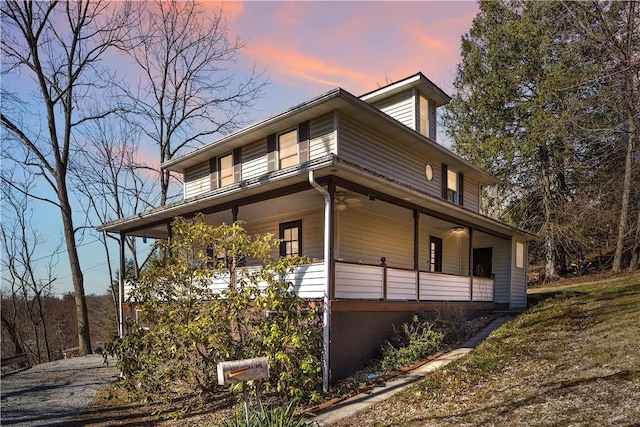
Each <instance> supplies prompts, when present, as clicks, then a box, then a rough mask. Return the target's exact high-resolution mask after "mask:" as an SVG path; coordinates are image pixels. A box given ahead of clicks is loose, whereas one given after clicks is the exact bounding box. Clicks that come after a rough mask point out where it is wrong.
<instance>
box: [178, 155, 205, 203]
mask: <svg viewBox="0 0 640 427" xmlns="http://www.w3.org/2000/svg"><path fill="white" fill-rule="evenodd" d="M209 190H211V181H210V177H209V162H208V161H207V162H204V163H200V164H199V165H197V166H194V167H192V168H190V169H187V170H186V171H185V173H184V198H185V199H188V198H189V197H193V196H197V195H198V194H202V193H205V192H207V191H209Z"/></svg>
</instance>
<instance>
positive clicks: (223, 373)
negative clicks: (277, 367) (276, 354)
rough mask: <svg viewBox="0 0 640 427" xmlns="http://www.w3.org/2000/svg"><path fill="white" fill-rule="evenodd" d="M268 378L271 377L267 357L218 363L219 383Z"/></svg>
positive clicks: (227, 383) (226, 383) (225, 383)
mask: <svg viewBox="0 0 640 427" xmlns="http://www.w3.org/2000/svg"><path fill="white" fill-rule="evenodd" d="M267 379H269V365H268V364H267V358H266V357H256V358H254V359H243V360H231V361H228V362H220V363H218V384H220V385H229V384H235V383H239V382H243V381H249V380H267Z"/></svg>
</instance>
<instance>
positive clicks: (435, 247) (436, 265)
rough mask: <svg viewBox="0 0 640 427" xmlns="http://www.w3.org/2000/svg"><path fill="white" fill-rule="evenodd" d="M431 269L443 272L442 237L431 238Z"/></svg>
mask: <svg viewBox="0 0 640 427" xmlns="http://www.w3.org/2000/svg"><path fill="white" fill-rule="evenodd" d="M429 271H431V272H434V273H435V272H438V273H441V272H442V239H441V238H439V237H434V236H431V237H430V238H429Z"/></svg>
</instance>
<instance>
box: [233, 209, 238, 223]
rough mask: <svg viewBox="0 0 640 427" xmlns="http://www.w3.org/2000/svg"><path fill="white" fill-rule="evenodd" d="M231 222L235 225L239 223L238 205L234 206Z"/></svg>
mask: <svg viewBox="0 0 640 427" xmlns="http://www.w3.org/2000/svg"><path fill="white" fill-rule="evenodd" d="M231 222H233V223H234V224H235V223H236V222H238V205H233V207H232V208H231Z"/></svg>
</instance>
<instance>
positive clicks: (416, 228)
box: [413, 209, 420, 301]
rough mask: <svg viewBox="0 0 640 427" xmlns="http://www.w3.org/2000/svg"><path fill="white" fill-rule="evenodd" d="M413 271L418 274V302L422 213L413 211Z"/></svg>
mask: <svg viewBox="0 0 640 427" xmlns="http://www.w3.org/2000/svg"><path fill="white" fill-rule="evenodd" d="M413 269H414V270H415V272H416V301H420V212H419V211H418V210H417V209H414V210H413Z"/></svg>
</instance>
